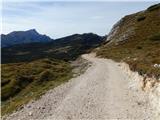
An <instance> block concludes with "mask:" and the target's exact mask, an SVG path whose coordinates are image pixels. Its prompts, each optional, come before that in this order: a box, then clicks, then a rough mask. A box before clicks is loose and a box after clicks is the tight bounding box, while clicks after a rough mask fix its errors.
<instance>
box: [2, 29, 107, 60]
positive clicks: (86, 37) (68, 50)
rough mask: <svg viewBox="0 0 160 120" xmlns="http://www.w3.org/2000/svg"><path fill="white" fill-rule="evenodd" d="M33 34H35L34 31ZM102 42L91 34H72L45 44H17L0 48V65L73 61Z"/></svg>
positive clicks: (102, 39) (102, 40)
mask: <svg viewBox="0 0 160 120" xmlns="http://www.w3.org/2000/svg"><path fill="white" fill-rule="evenodd" d="M33 33H35V30H34V32H33ZM24 34H25V33H24ZM38 38H39V36H38ZM35 39H36V38H35ZM49 40H50V39H48V41H49ZM103 42H104V37H102V36H98V35H96V34H93V33H85V34H74V35H70V36H67V37H63V38H59V39H55V40H53V41H51V40H50V42H45V43H44V42H31V43H29V44H17V45H13V46H10V47H3V48H2V50H1V51H2V63H16V62H26V61H32V60H37V59H42V58H55V59H62V60H66V61H68V60H74V59H76V58H77V57H78V56H79V55H81V54H83V53H86V52H89V51H90V50H91V49H93V48H96V47H98V46H100V45H101V43H103Z"/></svg>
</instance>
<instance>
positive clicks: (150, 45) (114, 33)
mask: <svg viewBox="0 0 160 120" xmlns="http://www.w3.org/2000/svg"><path fill="white" fill-rule="evenodd" d="M159 13H160V4H157V5H153V6H151V7H149V8H148V9H146V10H144V11H141V12H138V13H135V14H131V15H127V16H125V17H123V18H122V19H121V20H120V21H119V22H117V23H116V24H115V25H114V26H113V28H112V30H111V32H110V33H109V35H108V38H107V39H106V42H107V44H105V45H103V46H101V47H100V48H98V49H97V50H96V51H97V55H98V56H101V57H104V58H109V59H113V60H116V61H121V62H127V63H128V64H129V65H130V68H131V69H132V70H133V71H138V72H139V74H141V75H144V74H147V75H148V76H150V77H152V76H155V77H156V78H159V77H160V68H159V67H158V64H160V15H159Z"/></svg>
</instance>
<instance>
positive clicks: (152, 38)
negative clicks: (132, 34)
mask: <svg viewBox="0 0 160 120" xmlns="http://www.w3.org/2000/svg"><path fill="white" fill-rule="evenodd" d="M149 39H150V40H152V41H160V33H158V34H156V35H153V36H151V37H150V38H149Z"/></svg>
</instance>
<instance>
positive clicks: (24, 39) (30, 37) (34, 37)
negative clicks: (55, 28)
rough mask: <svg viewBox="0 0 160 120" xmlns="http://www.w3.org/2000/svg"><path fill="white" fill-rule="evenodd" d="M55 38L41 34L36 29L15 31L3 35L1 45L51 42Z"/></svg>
mask: <svg viewBox="0 0 160 120" xmlns="http://www.w3.org/2000/svg"><path fill="white" fill-rule="evenodd" d="M52 40H53V39H51V38H50V37H48V36H46V35H41V34H39V33H38V32H37V31H36V30H35V29H31V30H27V31H14V32H11V33H9V34H7V35H4V34H2V35H1V47H9V46H13V45H17V44H26V43H35V42H43V43H44V42H50V41H52Z"/></svg>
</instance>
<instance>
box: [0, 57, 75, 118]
mask: <svg viewBox="0 0 160 120" xmlns="http://www.w3.org/2000/svg"><path fill="white" fill-rule="evenodd" d="M71 70H72V68H71V67H70V65H69V63H68V62H64V61H60V60H55V59H42V60H36V61H32V62H28V63H15V64H2V80H1V81H2V84H1V99H2V106H1V109H2V115H4V114H9V113H11V112H13V111H14V110H16V109H18V108H20V107H21V106H22V105H23V104H25V103H27V102H29V101H30V100H32V99H37V98H38V97H40V96H41V95H42V94H44V93H45V92H46V91H47V90H49V89H51V88H54V87H56V86H58V85H60V84H62V83H64V82H66V81H68V80H69V79H70V78H71V77H72V72H71Z"/></svg>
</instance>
